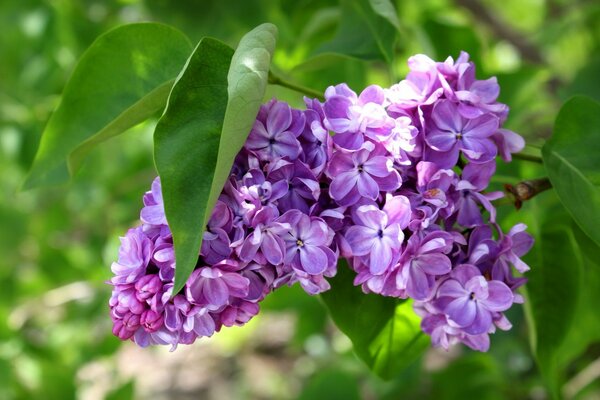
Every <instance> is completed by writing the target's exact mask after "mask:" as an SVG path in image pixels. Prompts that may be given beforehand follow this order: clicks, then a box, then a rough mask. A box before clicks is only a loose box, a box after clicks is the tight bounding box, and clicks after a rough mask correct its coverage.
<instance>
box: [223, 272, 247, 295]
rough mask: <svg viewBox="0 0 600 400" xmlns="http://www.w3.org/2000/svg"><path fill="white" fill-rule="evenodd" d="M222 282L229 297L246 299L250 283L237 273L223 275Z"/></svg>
mask: <svg viewBox="0 0 600 400" xmlns="http://www.w3.org/2000/svg"><path fill="white" fill-rule="evenodd" d="M221 279H223V281H224V282H225V284H226V285H227V288H228V292H229V295H230V296H235V297H240V298H243V297H246V296H247V295H248V287H249V285H250V281H249V280H248V278H245V277H243V276H242V275H240V274H238V273H226V274H223V278H221Z"/></svg>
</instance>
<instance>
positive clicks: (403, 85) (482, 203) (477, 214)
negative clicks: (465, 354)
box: [109, 52, 533, 351]
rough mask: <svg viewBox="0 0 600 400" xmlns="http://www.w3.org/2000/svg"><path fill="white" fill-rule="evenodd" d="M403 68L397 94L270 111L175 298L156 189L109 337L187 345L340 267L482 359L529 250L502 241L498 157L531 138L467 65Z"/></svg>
mask: <svg viewBox="0 0 600 400" xmlns="http://www.w3.org/2000/svg"><path fill="white" fill-rule="evenodd" d="M408 67H409V69H410V72H409V74H408V75H407V77H406V79H404V80H402V81H401V82H399V83H397V84H395V85H392V86H391V87H390V88H381V87H379V86H376V85H371V86H369V87H367V88H366V89H364V90H363V91H362V92H361V93H360V95H357V94H356V93H357V92H355V91H353V90H352V89H350V88H349V87H348V85H346V84H339V85H336V86H331V87H329V88H328V89H327V90H326V91H325V94H324V98H325V101H324V102H320V101H319V100H317V99H305V105H306V109H305V110H299V109H295V108H292V107H290V106H289V105H288V104H286V103H284V102H281V101H276V100H272V101H270V102H268V103H266V104H264V105H263V106H262V107H261V108H260V110H259V112H258V115H257V117H256V121H255V123H254V126H253V128H252V130H251V132H249V136H248V139H247V142H246V144H245V145H244V148H243V149H242V150H241V151H240V152H239V153H238V155H237V156H236V158H235V161H234V165H233V166H232V168H231V172H230V176H229V179H228V180H227V182H226V184H225V187H224V188H223V191H222V193H221V195H220V197H219V200H218V202H217V204H216V206H215V208H214V210H213V212H212V214H211V217H210V219H209V221H208V224H207V226H206V229H205V232H204V234H203V244H202V246H201V248H200V249H199V256H198V262H197V267H196V268H195V270H194V271H193V272H192V274H191V275H190V277H189V278H188V280H187V282H186V284H185V286H184V288H183V290H182V291H181V292H180V293H173V283H174V276H175V268H176V262H175V252H174V248H173V237H172V235H171V231H170V229H169V226H168V223H167V218H166V216H165V211H164V206H163V199H162V193H161V183H160V179H159V178H156V179H155V180H154V182H153V183H152V187H151V190H150V191H148V192H147V193H146V194H145V195H144V198H143V203H144V206H143V208H142V210H141V212H140V219H141V222H142V224H141V226H139V227H137V228H134V229H131V230H129V231H128V232H127V234H126V235H125V237H123V238H122V239H121V248H120V250H119V255H118V260H117V261H116V262H114V263H113V265H112V272H113V274H114V276H113V278H112V279H111V281H110V284H111V285H112V286H113V294H112V296H111V299H110V301H109V305H110V309H111V318H112V320H113V333H114V334H115V335H116V336H118V337H119V338H121V339H123V340H132V341H134V342H135V343H137V344H138V345H140V346H143V347H144V346H148V345H156V344H161V345H171V347H172V348H175V347H176V346H177V345H178V344H191V343H193V342H194V341H195V340H196V339H197V338H199V337H208V336H211V335H213V334H214V333H215V332H218V331H219V330H220V329H221V328H222V327H223V326H232V325H243V324H245V323H247V322H248V321H249V320H250V319H251V318H252V317H253V316H255V315H256V314H257V313H258V312H259V309H260V306H259V304H260V301H262V300H263V299H264V298H265V296H267V295H268V294H269V293H270V292H272V291H273V290H276V289H277V288H279V287H280V286H282V285H284V284H288V285H291V284H295V283H299V284H300V285H301V287H302V288H303V289H304V290H305V291H306V292H307V293H308V294H312V295H314V294H317V293H321V292H324V291H326V290H329V289H330V285H329V282H328V280H327V279H328V278H330V277H332V276H334V275H335V274H336V272H337V261H338V257H339V256H342V257H346V258H348V261H349V263H348V264H349V266H350V267H351V268H352V269H353V270H354V271H355V272H356V277H355V279H354V284H355V285H360V286H361V287H362V290H363V291H364V292H365V293H377V294H379V295H383V296H391V297H396V298H402V299H405V298H408V297H410V298H412V299H414V300H415V302H414V309H415V312H416V313H417V314H418V315H419V316H421V317H422V321H421V328H422V329H423V331H424V332H425V333H427V334H429V335H431V338H432V344H433V345H434V346H440V347H443V348H445V349H448V348H449V346H451V345H454V344H456V343H463V344H465V345H466V346H469V347H471V348H472V349H474V350H478V351H487V350H488V348H489V345H490V336H489V335H490V334H492V333H494V332H495V330H496V329H502V330H507V329H510V328H511V323H510V321H508V319H507V318H506V316H505V315H504V312H505V311H506V310H508V309H509V308H510V307H511V306H512V304H513V303H522V302H523V297H522V296H521V295H520V294H519V293H518V292H517V290H518V288H519V287H520V286H521V285H523V284H524V283H525V281H526V279H525V278H524V277H523V276H521V275H520V274H521V273H524V272H526V271H527V270H528V269H529V266H527V265H526V264H525V263H524V262H523V261H522V260H521V257H522V256H523V255H524V254H525V253H527V251H529V249H530V248H531V246H532V245H533V238H532V237H531V236H530V235H529V234H527V233H526V232H525V229H526V227H525V225H523V224H517V225H515V226H514V227H513V228H512V229H511V230H510V231H509V232H508V233H504V232H502V230H501V229H500V227H499V226H498V224H497V223H496V210H495V207H494V205H493V203H492V201H493V200H495V199H497V198H499V197H500V196H501V193H500V192H489V191H488V185H489V183H490V179H491V177H492V175H493V174H494V173H495V170H496V156H497V155H499V156H500V157H501V158H502V159H503V160H504V161H507V162H508V161H510V160H511V153H516V152H519V151H521V150H522V149H523V147H524V141H523V138H521V136H519V135H518V134H516V133H514V132H512V131H509V130H506V129H504V128H502V124H503V123H504V121H505V120H506V118H507V116H508V107H507V106H506V105H505V104H502V103H499V102H498V101H497V98H498V95H499V92H500V86H499V84H498V82H497V80H496V79H495V78H493V77H492V78H488V79H483V80H478V79H477V78H476V75H475V65H474V64H473V63H472V62H470V61H469V56H468V54H466V53H464V52H462V53H461V54H460V55H459V57H458V58H457V59H456V60H454V59H452V58H451V57H448V58H447V59H446V60H444V61H443V62H436V61H434V60H432V59H430V58H429V57H427V56H425V55H421V54H419V55H415V56H413V57H410V58H409V60H408Z"/></svg>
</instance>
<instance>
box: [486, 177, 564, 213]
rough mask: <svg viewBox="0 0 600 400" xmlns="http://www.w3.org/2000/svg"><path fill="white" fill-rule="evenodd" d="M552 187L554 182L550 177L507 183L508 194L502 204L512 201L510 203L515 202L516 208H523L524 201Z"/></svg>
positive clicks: (505, 185) (505, 186)
mask: <svg viewBox="0 0 600 400" xmlns="http://www.w3.org/2000/svg"><path fill="white" fill-rule="evenodd" d="M550 188H552V183H551V182H550V179H548V178H539V179H531V180H526V181H522V182H519V183H517V184H516V185H514V186H513V185H511V184H509V183H506V184H504V189H505V190H506V192H507V194H508V196H507V197H505V198H504V200H505V201H504V202H502V203H501V204H506V203H508V201H510V203H512V204H514V206H515V208H516V209H517V210H518V209H520V208H521V206H522V205H523V202H524V201H527V200H529V199H531V198H533V197H534V196H536V195H538V194H540V193H542V192H544V191H546V190H548V189H550ZM497 205H500V204H497Z"/></svg>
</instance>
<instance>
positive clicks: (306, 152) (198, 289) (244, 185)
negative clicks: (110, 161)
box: [110, 101, 342, 348]
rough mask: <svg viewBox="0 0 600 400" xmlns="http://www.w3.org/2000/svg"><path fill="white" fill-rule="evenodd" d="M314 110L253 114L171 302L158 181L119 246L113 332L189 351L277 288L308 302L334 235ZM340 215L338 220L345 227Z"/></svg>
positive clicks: (325, 154)
mask: <svg viewBox="0 0 600 400" xmlns="http://www.w3.org/2000/svg"><path fill="white" fill-rule="evenodd" d="M321 121H322V117H321V116H320V115H319V114H318V113H317V111H315V110H311V109H309V110H305V111H300V110H294V109H291V108H290V106H288V105H287V104H286V103H283V102H277V101H271V102H270V103H268V104H266V105H264V106H263V107H262V108H261V109H260V112H259V115H258V117H257V119H256V122H255V124H254V127H253V129H252V131H251V132H250V135H249V137H248V140H247V142H246V144H245V146H244V148H243V149H242V151H241V152H240V153H239V154H238V156H237V158H236V160H235V164H234V166H233V168H232V171H231V175H230V179H229V180H228V182H227V183H226V185H225V188H224V189H223V192H222V194H221V196H220V197H219V200H218V201H217V204H216V206H215V208H214V210H213V212H212V215H211V217H210V220H209V221H208V224H207V227H206V231H205V232H204V236H203V242H202V247H201V249H200V251H199V258H198V263H197V266H196V269H195V270H194V271H193V273H192V274H191V276H190V277H189V279H188V280H187V282H186V284H185V287H184V289H183V290H182V291H181V292H180V293H176V294H175V296H173V294H174V293H173V282H174V275H175V252H174V249H173V237H172V235H171V231H170V230H169V226H168V224H167V220H166V217H165V212H164V207H163V201H162V195H161V185H160V180H159V178H156V179H155V181H154V182H153V184H152V190H151V191H149V192H147V193H146V195H145V196H144V208H143V209H142V210H141V214H140V219H141V221H142V225H141V226H140V227H138V228H135V229H131V230H129V231H128V232H127V234H126V236H125V237H123V238H122V239H121V247H120V250H119V258H118V261H117V262H115V263H113V265H112V272H113V273H114V277H113V278H112V280H111V284H112V285H113V287H114V289H113V295H112V298H111V300H110V307H111V316H112V319H113V324H114V328H113V333H114V334H115V335H116V336H118V337H119V338H121V339H123V340H126V339H132V340H133V341H135V342H136V343H137V344H138V345H140V346H147V345H149V344H170V345H171V346H172V347H173V348H175V347H176V345H177V344H179V343H183V344H190V343H193V342H194V341H195V339H196V338H198V337H203V336H211V335H212V334H213V333H214V332H215V331H219V330H220V328H221V327H222V326H232V325H243V324H244V323H246V322H247V321H248V320H250V318H252V317H253V316H254V315H256V314H257V313H258V311H259V306H258V303H259V302H260V301H261V300H262V299H263V298H264V297H265V296H266V295H267V294H268V293H269V292H271V291H272V290H273V289H275V288H277V287H279V286H281V285H284V284H290V285H291V284H293V283H295V282H298V283H299V284H300V285H302V287H303V288H304V290H306V291H307V292H308V293H310V294H317V293H320V292H322V291H325V290H327V289H329V284H328V282H327V280H326V279H325V278H326V277H331V276H333V275H334V274H335V272H336V268H337V253H336V251H335V249H336V248H335V246H334V243H333V237H334V231H333V230H332V229H331V228H330V227H329V225H328V223H327V222H326V219H329V218H336V217H338V216H337V215H336V214H335V211H334V210H328V209H324V208H323V207H322V205H321V204H320V203H319V201H320V199H321V188H320V184H319V182H320V180H321V177H322V175H323V170H324V169H325V166H326V162H327V160H328V159H329V154H330V153H331V151H332V144H331V139H330V137H329V134H328V132H327V131H326V130H325V129H324V128H323V126H322V123H321ZM341 217H342V216H341V214H340V216H339V218H341Z"/></svg>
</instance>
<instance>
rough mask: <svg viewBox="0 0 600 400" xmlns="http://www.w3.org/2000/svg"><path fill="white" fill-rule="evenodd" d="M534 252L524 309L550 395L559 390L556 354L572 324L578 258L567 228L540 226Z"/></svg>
mask: <svg viewBox="0 0 600 400" xmlns="http://www.w3.org/2000/svg"><path fill="white" fill-rule="evenodd" d="M537 239H538V240H537V242H536V245H535V247H534V250H533V251H535V252H536V253H537V262H534V263H531V262H530V263H531V265H532V268H531V271H529V272H528V273H527V278H528V283H527V297H528V301H527V302H526V309H527V311H528V314H529V315H530V319H531V321H530V322H531V323H530V326H531V327H532V328H533V332H532V335H531V336H530V338H531V340H532V347H533V349H534V352H535V355H536V358H537V360H538V365H539V367H540V371H541V372H542V376H543V377H544V379H545V380H546V382H547V383H548V385H549V386H550V389H551V391H552V392H553V393H557V392H558V389H559V368H558V359H557V354H558V353H557V351H558V349H559V348H560V346H561V345H562V344H563V342H564V340H565V338H566V337H567V334H568V332H569V329H570V328H571V325H572V323H573V321H574V319H573V318H574V316H575V310H576V308H577V300H578V299H577V294H578V293H579V289H580V287H579V286H580V275H581V268H582V266H581V258H580V255H579V254H578V252H577V243H576V241H575V237H574V235H573V233H572V232H571V230H570V229H569V227H568V225H564V224H555V223H553V222H552V221H548V222H547V223H545V224H544V225H542V227H541V230H540V234H539V235H538V237H537Z"/></svg>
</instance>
